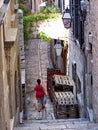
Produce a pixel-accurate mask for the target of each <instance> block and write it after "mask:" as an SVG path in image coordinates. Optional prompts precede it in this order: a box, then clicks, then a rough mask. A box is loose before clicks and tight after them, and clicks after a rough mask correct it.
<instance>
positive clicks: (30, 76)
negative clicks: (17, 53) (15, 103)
mask: <svg viewBox="0 0 98 130" xmlns="http://www.w3.org/2000/svg"><path fill="white" fill-rule="evenodd" d="M49 54H50V46H49V43H47V42H43V40H41V39H33V40H31V41H30V42H29V44H28V46H27V47H26V82H27V98H28V97H30V99H31V103H30V104H27V119H39V118H40V119H51V118H53V107H52V104H51V102H50V100H49V99H48V100H47V105H46V111H44V110H43V111H41V112H40V113H39V112H37V110H36V99H35V92H34V91H32V90H33V88H34V87H35V85H36V81H37V79H38V78H40V79H41V80H42V84H43V85H44V87H45V89H46V87H47V68H48V67H52V63H51V60H50V58H49Z"/></svg>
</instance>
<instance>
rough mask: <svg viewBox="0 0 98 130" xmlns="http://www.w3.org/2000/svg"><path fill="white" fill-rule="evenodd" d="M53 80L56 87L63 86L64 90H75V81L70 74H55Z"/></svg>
mask: <svg viewBox="0 0 98 130" xmlns="http://www.w3.org/2000/svg"><path fill="white" fill-rule="evenodd" d="M52 82H54V87H55V88H56V89H57V88H58V90H60V88H59V87H61V89H62V88H63V91H72V92H73V82H72V79H71V77H70V76H65V75H56V74H55V75H53V76H52Z"/></svg>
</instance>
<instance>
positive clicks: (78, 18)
mask: <svg viewBox="0 0 98 130" xmlns="http://www.w3.org/2000/svg"><path fill="white" fill-rule="evenodd" d="M70 10H71V16H72V28H73V36H74V37H75V39H76V40H78V43H79V45H80V48H81V47H82V44H83V42H84V41H83V39H84V38H83V36H84V33H83V31H84V19H83V15H82V12H81V8H80V0H70Z"/></svg>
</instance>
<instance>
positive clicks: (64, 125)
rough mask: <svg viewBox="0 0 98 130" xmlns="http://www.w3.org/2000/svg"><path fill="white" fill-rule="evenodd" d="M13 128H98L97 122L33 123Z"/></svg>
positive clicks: (35, 129) (58, 129) (44, 129)
mask: <svg viewBox="0 0 98 130" xmlns="http://www.w3.org/2000/svg"><path fill="white" fill-rule="evenodd" d="M14 130H98V124H95V123H90V122H88V123H86V122H84V123H83V121H81V122H76V123H75V122H69V123H68V122H62V123H60V122H59V123H55V124H54V123H53V122H51V123H50V124H49V123H38V122H37V123H33V124H32V125H30V124H28V126H21V127H15V128H14Z"/></svg>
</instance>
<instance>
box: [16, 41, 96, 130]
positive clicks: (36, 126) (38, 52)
mask: <svg viewBox="0 0 98 130" xmlns="http://www.w3.org/2000/svg"><path fill="white" fill-rule="evenodd" d="M25 54H26V92H27V93H26V98H30V99H31V101H30V104H29V103H28V102H27V104H26V114H27V119H26V120H24V123H23V124H20V125H18V126H17V127H15V128H14V130H98V124H95V123H93V122H90V121H89V120H88V119H85V118H83V119H82V118H80V119H55V118H54V113H53V104H52V103H51V101H50V99H49V97H48V101H47V105H46V111H45V110H43V111H41V112H40V113H39V112H37V110H36V99H35V92H34V91H33V88H34V86H35V85H36V80H37V79H38V78H41V80H42V84H43V85H44V87H45V88H46V87H47V68H48V67H50V68H52V62H51V59H50V44H49V43H47V42H44V41H43V40H40V39H33V40H31V41H30V42H29V43H28V45H27V46H26V52H25Z"/></svg>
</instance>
